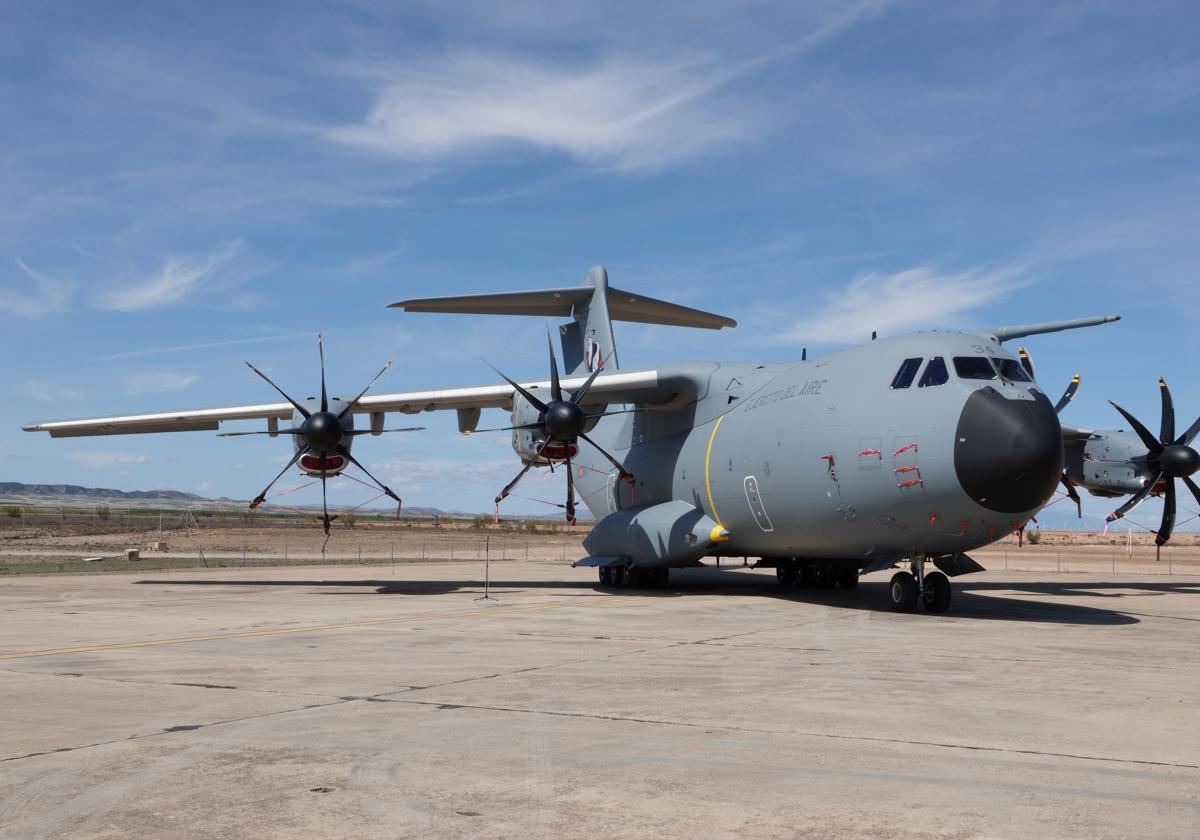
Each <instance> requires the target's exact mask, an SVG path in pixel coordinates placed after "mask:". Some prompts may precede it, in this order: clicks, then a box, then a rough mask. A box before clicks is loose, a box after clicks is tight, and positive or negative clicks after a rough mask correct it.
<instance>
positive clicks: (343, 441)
mask: <svg viewBox="0 0 1200 840" xmlns="http://www.w3.org/2000/svg"><path fill="white" fill-rule="evenodd" d="M317 351H318V353H319V354H320V357H321V408H320V410H319V411H310V410H309V409H308V408H306V407H305V406H303V405H301V404H300V403H298V402H296V401H295V400H294V399H292V398H291V397H289V396H288V395H287V394H286V393H284V391H283V389H282V388H280V387H279V386H278V385H276V384H275V383H274V382H272V381H271V379H270V377H268V376H267V375H266V374H265V373H263V372H262V371H261V370H259V369H258V368H256V367H255V366H254V365H252V364H250V362H246V366H247V367H248V368H250V370H252V371H254V372H255V373H257V374H258V375H259V376H261V377H262V378H263V379H264V380H265V381H266V382H267V384H268V385H270V386H271V387H272V388H274V389H275V390H276V391H278V392H279V393H280V394H281V395H282V396H283V398H284V399H285V400H287V401H288V402H290V403H291V404H292V405H293V406H294V407H295V409H296V411H298V412H299V413H300V416H301V417H302V418H304V419H303V422H301V423H300V425H299V426H296V427H294V428H291V429H280V430H279V431H278V432H274V433H272V432H225V433H224V434H221V435H219V437H242V436H244V435H269V434H280V435H295V436H297V437H299V438H300V439H301V441H302V443H301V445H300V446H298V447H296V452H295V454H293V455H292V459H291V460H290V461H288V462H287V465H286V466H285V467H284V468H283V469H282V470H280V471H279V475H277V476H275V477H274V478H273V479H271V483H270V484H268V485H267V486H266V487H264V488H263V491H262V492H261V493H259V494H258V495H257V496H255V497H254V501H252V502H251V503H250V508H251V509H253V508H256V507H258V506H259V505H261V504H262V503H263V502H265V501H266V499H267V491H269V490H270V489H271V488H272V487H274V486H275V482H277V481H279V479H281V478H282V477H283V474H284V473H286V472H287V471H288V470H290V469H291V468H292V466H293V465H294V464H295V463H296V462H297V461H299V460H300V458H301V457H303V456H304V455H306V454H309V453H312V454H315V455H316V456H317V457H318V469H319V470H320V471H321V508H322V512H323V516H322V519H323V522H324V525H325V535H326V536H328V535H329V526H330V523H332V522H333V520H334V519H335V518H336V517H331V516H330V515H329V501H328V498H327V496H326V492H325V479H326V478H327V471H326V464H327V459H328V458H329V457H331V456H336V457H340V458H345V459H346V460H347V461H349V462H350V463H351V464H354V465H355V466H356V467H358V468H359V469H360V470H362V471H363V473H364V474H365V475H366V476H367V478H369V479H371V481H373V482H375V484H376V485H377V486H378V487H379V489H380V490H382V491H383V493H384V495H386V496H388V497H389V498H391V499H394V500H395V501H396V504H400V497H399V496H397V495H396V494H395V493H393V492H392V490H391V488H389V487H388V486H387V485H385V484H384V483H383V482H381V481H380V480H379V479H377V478H376V477H375V476H373V475H371V473H370V472H369V471H368V470H367V468H366V467H364V466H363V465H362V464H360V463H359V462H358V460H357V459H356V458H355V457H354V456H353V455H351V454H350V447H349V446H348V445H347V444H348V441H347V438H351V437H354V436H356V435H363V434H370V429H347V428H346V424H345V422H344V421H345V419H346V418H347V417H349V416H350V412H352V411H353V410H354V407H355V406H356V405H358V402H359V400H361V399H362V398H363V397H364V396H365V395H366V393H367V391H368V390H369V389H370V387H371V386H372V385H374V384H375V383H376V382H378V381H379V377H381V376H383V374H384V373H385V372H386V371H387V369H388V368H390V367H391V366H392V362H394V361H396V360H395V359H391V360H389V361H388V363H387V364H386V365H384V366H383V369H382V370H381V371H379V373H377V374H375V378H374V379H372V380H371V381H370V382H368V383H367V387H366V388H363V389H362V390H361V391H359V393H358V396H357V397H355V398H354V399H352V400H351V401H350V402H348V403H346V405H345V407H344V408H342V410H341V411H339V412H338V413H336V414H335V413H333V412H332V411H330V410H329V395H328V393H327V392H326V390H325V345H324V342H323V341H322V340H321V334H320V333H317ZM423 428H424V427H423V426H410V427H408V428H403V429H385V430H384V431H386V432H417V431H421V429H423Z"/></svg>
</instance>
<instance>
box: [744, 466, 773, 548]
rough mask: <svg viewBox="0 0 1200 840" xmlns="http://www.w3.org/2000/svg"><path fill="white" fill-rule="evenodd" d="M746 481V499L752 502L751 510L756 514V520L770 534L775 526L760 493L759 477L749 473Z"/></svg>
mask: <svg viewBox="0 0 1200 840" xmlns="http://www.w3.org/2000/svg"><path fill="white" fill-rule="evenodd" d="M745 483H746V501H747V502H748V503H749V504H750V512H751V513H752V514H754V521H755V522H757V523H758V527H759V528H761V529H762V530H763V531H764V532H766V533H768V534H769V533H770V532H772V531H774V530H775V526H774V525H772V524H771V520H770V518H769V517H768V516H767V510H766V508H764V507H763V503H762V497H761V496H760V495H759V493H758V479H757V478H755V477H754V476H752V475H748V476H746V482H745Z"/></svg>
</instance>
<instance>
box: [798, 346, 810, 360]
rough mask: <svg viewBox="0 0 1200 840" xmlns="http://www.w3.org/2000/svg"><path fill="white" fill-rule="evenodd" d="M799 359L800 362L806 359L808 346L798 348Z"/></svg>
mask: <svg viewBox="0 0 1200 840" xmlns="http://www.w3.org/2000/svg"><path fill="white" fill-rule="evenodd" d="M800 361H802V362H807V361H808V348H807V347H801V348H800Z"/></svg>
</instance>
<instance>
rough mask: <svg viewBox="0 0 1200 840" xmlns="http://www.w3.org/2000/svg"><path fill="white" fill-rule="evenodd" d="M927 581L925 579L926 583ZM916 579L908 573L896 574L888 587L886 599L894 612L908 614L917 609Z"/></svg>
mask: <svg viewBox="0 0 1200 840" xmlns="http://www.w3.org/2000/svg"><path fill="white" fill-rule="evenodd" d="M928 580H929V579H928V578H926V581H928ZM918 595H919V593H918V592H917V579H916V578H915V577H913V576H912V575H911V574H910V573H908V572H896V574H894V575H892V583H891V585H890V586H889V587H888V597H889V599H890V600H891V603H892V609H894V610H895V611H896V612H902V613H910V612H912V611H913V610H915V609H916V608H917V598H918Z"/></svg>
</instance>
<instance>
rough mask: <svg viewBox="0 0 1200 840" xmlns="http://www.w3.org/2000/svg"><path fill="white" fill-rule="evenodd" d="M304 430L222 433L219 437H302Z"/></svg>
mask: <svg viewBox="0 0 1200 840" xmlns="http://www.w3.org/2000/svg"><path fill="white" fill-rule="evenodd" d="M302 434H304V430H303V429H279V430H278V431H275V432H221V433H220V434H218V435H217V437H245V436H246V435H302Z"/></svg>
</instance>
